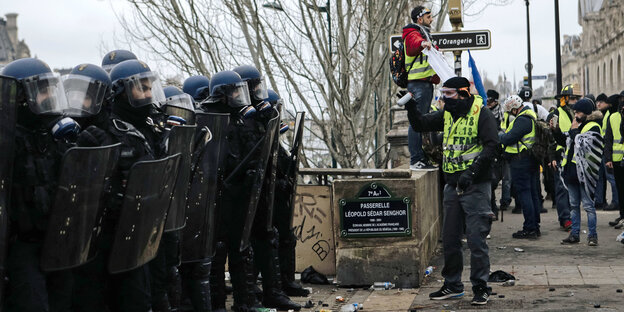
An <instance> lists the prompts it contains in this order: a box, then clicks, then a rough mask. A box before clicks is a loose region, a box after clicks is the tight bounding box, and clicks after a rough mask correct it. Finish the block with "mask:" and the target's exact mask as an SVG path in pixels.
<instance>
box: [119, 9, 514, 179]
mask: <svg viewBox="0 0 624 312" xmlns="http://www.w3.org/2000/svg"><path fill="white" fill-rule="evenodd" d="M127 1H129V2H130V3H131V4H132V6H133V8H134V10H133V11H132V13H131V14H129V15H128V14H126V15H120V17H119V18H120V21H121V22H122V25H124V28H125V30H126V32H127V33H128V34H129V36H130V38H131V40H133V41H134V42H139V44H140V45H141V46H142V47H143V48H145V49H146V50H148V51H151V52H153V53H154V54H155V55H157V56H158V57H159V58H161V59H162V60H164V61H166V62H167V63H168V64H170V65H171V66H172V67H174V68H177V69H179V71H181V72H183V73H185V74H189V75H191V74H198V73H199V74H203V75H206V76H208V77H210V75H211V74H212V73H214V72H217V71H220V70H223V69H228V68H232V67H233V66H235V65H240V64H253V65H254V66H256V67H257V68H259V69H261V71H262V72H264V73H265V74H266V76H267V78H268V80H269V82H270V85H271V86H272V88H273V89H275V90H280V91H282V96H283V97H285V98H286V99H287V100H288V101H289V102H290V103H292V104H293V105H295V107H297V108H302V109H305V110H306V111H307V113H308V117H309V118H310V119H311V121H312V123H313V125H312V126H311V127H309V128H308V131H311V132H312V134H313V136H315V137H317V138H318V139H319V140H320V141H322V142H323V143H324V144H325V145H326V146H327V150H328V151H329V154H330V155H331V158H333V159H335V161H336V162H337V163H338V164H339V165H340V166H341V167H349V168H357V167H383V166H385V157H386V154H387V153H386V151H387V149H386V148H385V145H386V141H385V133H386V132H387V130H388V129H389V107H390V105H391V103H392V102H393V100H392V94H394V91H395V87H394V85H393V84H392V83H391V80H390V78H389V77H390V73H389V67H388V65H387V62H388V57H389V55H390V54H389V47H388V38H389V36H390V35H392V34H394V33H397V32H398V31H400V30H401V27H402V26H403V25H404V24H405V21H406V20H405V19H406V17H407V18H408V19H409V12H410V10H411V8H412V7H413V6H415V5H416V4H419V3H426V5H429V6H431V7H433V8H434V13H435V14H436V15H437V16H438V21H437V24H436V26H435V28H436V29H439V28H441V26H442V24H443V20H444V17H445V15H446V12H447V6H448V0H429V1H408V0H395V1H388V0H334V1H331V3H330V5H329V7H326V6H323V7H322V6H320V5H319V4H318V3H317V2H316V1H314V0H301V1H296V2H295V1H288V2H286V1H284V2H280V1H276V2H271V4H270V5H268V7H272V8H277V9H279V10H269V9H266V8H263V6H262V4H263V3H262V2H260V3H259V1H257V0H187V1H182V0H127ZM505 1H508V0H499V1H496V2H505ZM467 2H470V3H473V4H474V3H476V2H477V1H475V0H472V1H468V0H467ZM479 3H481V1H479ZM479 5H481V4H479ZM330 24H331V31H329V29H330ZM329 42H331V45H330V44H329ZM374 156H376V157H374ZM308 160H309V161H311V164H310V165H313V166H318V167H326V166H329V163H328V162H326V160H325V161H322V162H318V161H317V162H315V161H314V158H313V157H308Z"/></svg>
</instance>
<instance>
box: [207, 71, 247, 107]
mask: <svg viewBox="0 0 624 312" xmlns="http://www.w3.org/2000/svg"><path fill="white" fill-rule="evenodd" d="M210 96H214V97H225V98H226V99H227V105H228V106H230V107H233V108H239V107H241V108H242V107H244V106H249V105H251V100H250V99H249V90H248V88H247V82H245V81H243V79H242V78H241V76H240V75H239V74H238V73H236V72H235V71H231V70H225V71H221V72H218V73H216V74H214V75H213V76H212V79H210Z"/></svg>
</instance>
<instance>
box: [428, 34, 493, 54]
mask: <svg viewBox="0 0 624 312" xmlns="http://www.w3.org/2000/svg"><path fill="white" fill-rule="evenodd" d="M490 37H491V36H490V31H489V30H487V29H486V30H469V31H451V32H438V33H431V39H432V41H433V44H435V45H437V46H438V48H439V49H440V51H455V50H468V49H470V50H487V49H489V48H490V46H491V41H490Z"/></svg>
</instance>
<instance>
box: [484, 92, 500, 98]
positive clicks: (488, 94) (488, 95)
mask: <svg viewBox="0 0 624 312" xmlns="http://www.w3.org/2000/svg"><path fill="white" fill-rule="evenodd" d="M486 95H487V97H488V99H493V100H498V97H499V96H500V95H499V94H498V92H496V90H492V89H490V90H487V93H486Z"/></svg>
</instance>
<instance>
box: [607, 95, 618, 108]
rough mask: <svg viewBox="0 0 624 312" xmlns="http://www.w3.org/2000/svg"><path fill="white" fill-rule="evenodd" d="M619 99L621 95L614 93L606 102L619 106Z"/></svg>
mask: <svg viewBox="0 0 624 312" xmlns="http://www.w3.org/2000/svg"><path fill="white" fill-rule="evenodd" d="M619 100H620V95H619V94H613V95H611V96H609V97H608V98H607V99H606V100H605V102H607V103H609V104H611V106H618V104H619Z"/></svg>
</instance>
